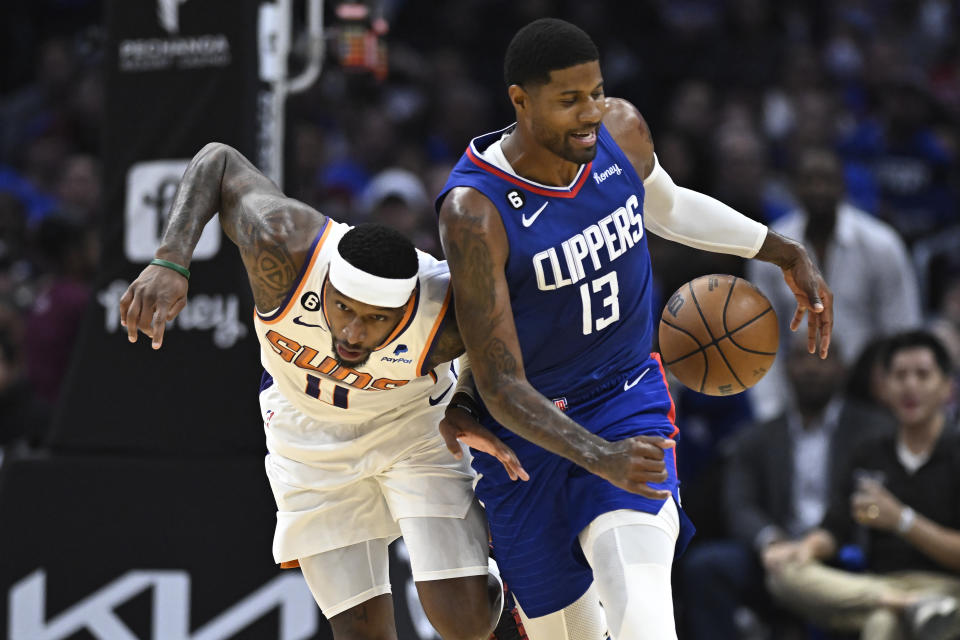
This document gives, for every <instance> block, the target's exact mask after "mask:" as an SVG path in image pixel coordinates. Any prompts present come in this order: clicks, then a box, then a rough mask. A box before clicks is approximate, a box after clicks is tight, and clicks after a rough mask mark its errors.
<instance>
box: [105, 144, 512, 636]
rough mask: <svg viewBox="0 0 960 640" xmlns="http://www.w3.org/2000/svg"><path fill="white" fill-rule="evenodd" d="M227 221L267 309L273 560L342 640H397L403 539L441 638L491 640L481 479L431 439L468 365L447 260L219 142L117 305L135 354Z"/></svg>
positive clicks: (179, 302)
mask: <svg viewBox="0 0 960 640" xmlns="http://www.w3.org/2000/svg"><path fill="white" fill-rule="evenodd" d="M217 212H219V215H220V224H221V226H222V227H223V229H224V231H225V232H226V234H227V235H228V236H229V237H230V239H231V240H233V241H234V243H235V244H236V245H237V247H238V248H239V249H240V253H241V256H242V258H243V262H244V265H245V267H246V270H247V273H248V275H249V278H250V285H251V287H252V288H253V295H254V302H255V304H256V312H255V320H254V324H255V326H256V331H257V337H258V338H259V340H260V344H261V361H262V363H263V367H264V369H265V372H264V377H263V382H262V384H261V393H260V405H261V411H262V414H263V421H264V430H265V432H266V440H267V448H268V451H269V455H268V456H267V457H266V470H267V477H268V478H269V481H270V485H271V488H272V489H273V493H274V497H275V498H276V502H277V527H276V533H275V537H274V544H273V553H274V559H275V560H276V561H277V562H278V563H281V564H282V565H285V566H295V565H297V564H299V566H300V568H301V570H302V572H303V575H304V578H305V579H306V581H307V584H308V585H309V587H310V590H311V592H312V593H313V595H314V597H315V598H316V601H317V603H318V604H319V606H320V608H321V610H322V611H323V613H324V615H325V616H326V617H327V618H328V619H329V620H330V623H331V626H332V628H333V632H334V636H335V638H337V640H346V639H356V638H378V639H379V638H387V639H389V638H396V637H397V636H396V633H397V632H396V629H395V625H394V618H393V605H392V599H391V596H390V582H389V574H388V555H387V545H388V544H389V543H390V542H391V541H392V540H394V539H396V538H397V537H398V536H400V535H403V537H404V540H405V542H406V545H407V548H408V550H409V552H410V563H411V567H412V570H413V577H414V580H415V581H416V584H417V590H418V593H419V596H420V600H421V602H422V604H423V607H424V610H425V611H426V614H427V616H428V618H429V619H430V622H431V623H432V624H433V625H434V627H435V628H436V629H437V631H439V633H440V634H441V636H443V637H444V638H445V639H461V638H462V639H471V640H473V639H482V640H486V639H487V638H489V637H490V633H491V630H492V629H493V628H494V626H495V625H496V623H497V620H498V619H499V618H500V614H501V609H502V604H503V591H502V586H501V584H500V582H499V578H498V577H497V576H496V575H495V571H491V570H490V569H489V568H488V544H487V540H488V538H487V526H486V519H485V517H484V514H483V511H482V509H481V508H480V506H479V503H478V502H477V500H476V498H475V497H474V495H473V490H472V481H473V477H474V476H473V472H472V471H471V469H470V467H469V464H468V462H467V461H466V459H459V460H456V459H453V458H451V456H450V454H449V452H448V450H447V447H446V446H445V444H444V441H443V438H442V437H441V436H440V434H439V432H438V430H437V424H438V423H439V422H440V420H441V418H442V417H443V412H444V409H445V407H446V404H447V402H448V401H449V398H450V396H451V395H452V393H451V387H452V386H453V384H454V381H455V379H456V375H457V374H456V368H455V366H454V364H453V362H452V361H453V360H454V359H455V358H456V357H457V356H459V355H460V354H462V353H463V351H464V348H463V344H462V342H461V341H460V337H459V333H458V331H457V327H456V322H455V321H454V319H453V305H451V304H450V294H451V289H450V287H449V271H448V269H447V268H446V263H444V262H438V261H437V260H435V259H434V258H432V257H430V256H429V255H427V254H424V253H421V252H419V251H417V250H416V249H415V248H414V247H413V245H412V244H411V243H410V242H409V240H407V239H406V238H404V237H403V236H402V235H400V234H398V233H397V232H395V231H392V230H391V229H389V228H387V227H383V226H380V225H361V226H359V227H356V228H352V229H351V228H350V227H349V226H347V225H345V224H341V223H338V222H335V221H333V220H331V219H329V218H327V217H326V216H324V215H322V214H321V213H319V212H318V211H316V210H314V209H312V208H311V207H308V206H307V205H305V204H303V203H301V202H298V201H296V200H293V199H290V198H287V197H285V196H284V195H283V193H281V192H280V190H279V189H278V188H277V187H276V185H274V184H273V183H272V182H271V181H270V180H269V179H268V178H266V177H265V176H263V175H262V174H261V173H260V172H259V171H257V169H256V168H255V167H254V166H253V165H252V164H250V162H249V161H247V159H246V158H244V157H243V156H242V155H240V154H239V153H238V152H237V151H236V150H234V149H232V148H230V147H228V146H226V145H222V144H216V143H214V144H209V145H207V146H206V147H204V149H202V150H201V151H200V152H199V153H198V154H197V155H196V157H194V159H193V160H192V162H191V163H190V165H189V167H188V168H187V170H186V173H185V174H184V177H183V180H182V181H181V183H180V186H179V189H178V191H177V194H176V196H175V199H174V204H173V206H172V209H171V212H170V220H169V223H168V225H167V229H166V230H165V232H164V235H163V239H162V242H161V246H160V248H159V249H158V250H157V253H156V256H157V258H156V259H155V260H154V261H153V262H152V263H151V264H150V265H149V266H147V267H146V268H145V269H144V270H143V272H142V273H141V274H140V276H139V277H138V278H137V280H136V281H134V282H133V283H132V284H131V285H130V287H129V289H128V290H127V292H126V293H125V294H124V296H123V299H122V300H121V304H120V310H121V321H122V322H123V324H124V325H125V326H126V328H127V331H128V337H129V339H130V341H131V342H134V341H136V339H137V331H138V330H140V331H143V332H144V333H146V334H147V335H149V336H151V337H152V339H153V348H154V349H157V348H160V346H161V344H162V341H163V332H164V325H165V323H166V322H168V321H170V320H172V319H173V318H174V317H175V316H176V315H177V314H178V313H179V312H180V310H181V309H183V307H184V305H185V304H186V295H187V282H188V279H189V271H188V270H187V267H188V266H189V264H190V259H191V256H192V254H193V250H194V248H195V247H196V244H197V241H198V240H199V238H200V233H201V231H202V230H203V228H204V226H205V225H206V224H207V223H208V222H209V221H210V219H211V218H212V217H213V216H214V215H215V214H216V213H217ZM494 446H495V447H497V451H496V452H495V453H496V455H497V456H498V457H499V458H501V459H502V460H503V462H504V466H505V467H506V468H507V469H508V471H509V473H510V474H511V476H512V477H515V478H516V477H518V476H520V477H525V472H524V471H523V469H522V467H520V464H519V462H518V461H517V459H516V457H515V456H514V455H513V452H512V451H510V450H509V449H507V448H506V447H505V446H503V445H502V443H500V444H499V445H494ZM500 630H501V627H498V633H500ZM504 637H506V636H504Z"/></svg>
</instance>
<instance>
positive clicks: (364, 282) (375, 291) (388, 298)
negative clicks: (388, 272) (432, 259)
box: [330, 248, 417, 309]
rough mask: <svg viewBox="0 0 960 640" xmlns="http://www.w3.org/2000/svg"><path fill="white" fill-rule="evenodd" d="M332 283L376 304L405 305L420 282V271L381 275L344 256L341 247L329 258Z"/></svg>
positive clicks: (350, 296)
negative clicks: (389, 276) (418, 281)
mask: <svg viewBox="0 0 960 640" xmlns="http://www.w3.org/2000/svg"><path fill="white" fill-rule="evenodd" d="M330 284H332V285H333V286H334V287H336V289H337V291H339V292H340V293H342V294H343V295H345V296H347V297H348V298H353V299H354V300H358V301H359V302H362V303H364V304H371V305H373V306H375V307H387V308H391V309H392V308H396V307H402V306H403V305H405V304H406V303H407V300H409V299H410V294H411V293H413V288H414V287H416V286H417V274H414V275H412V276H410V277H409V278H382V277H380V276H375V275H373V274H370V273H367V272H366V271H363V270H361V269H357V268H356V267H355V266H353V265H352V264H350V263H349V262H347V261H346V260H344V259H343V256H341V255H340V251H339V248H338V250H337V251H335V252H334V253H333V256H332V257H331V258H330Z"/></svg>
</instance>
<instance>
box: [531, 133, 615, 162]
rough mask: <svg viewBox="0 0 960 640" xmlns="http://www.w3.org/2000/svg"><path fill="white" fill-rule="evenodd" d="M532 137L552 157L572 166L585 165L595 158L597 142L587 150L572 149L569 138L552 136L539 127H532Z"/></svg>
mask: <svg viewBox="0 0 960 640" xmlns="http://www.w3.org/2000/svg"><path fill="white" fill-rule="evenodd" d="M599 133H600V129H599V127H598V128H597V142H599V138H600V136H599ZM534 135H535V136H536V139H537V141H539V142H540V144H542V145H543V146H544V147H546V148H547V149H549V150H550V152H551V153H553V154H554V155H557V156H560V157H561V158H563V159H564V160H566V161H567V162H572V163H574V164H587V163H588V162H591V161H592V160H593V159H594V158H596V157H597V142H595V143H594V144H593V146H592V147H591V148H589V149H574V148H573V145H571V144H570V138H569V136H568V135H567V134H565V133H564V134H560V135H554V134H553V133H552V132H548V131H546V130H544V129H542V128H540V127H536V126H535V127H534Z"/></svg>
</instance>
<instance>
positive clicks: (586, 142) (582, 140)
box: [570, 129, 597, 147]
mask: <svg viewBox="0 0 960 640" xmlns="http://www.w3.org/2000/svg"><path fill="white" fill-rule="evenodd" d="M570 137H571V138H573V141H574V143H575V144H578V145H580V146H583V147H592V146H593V145H595V144H596V143H597V130H596V129H590V130H589V131H582V132H579V133H571V134H570Z"/></svg>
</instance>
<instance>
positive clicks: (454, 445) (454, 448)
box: [439, 418, 463, 460]
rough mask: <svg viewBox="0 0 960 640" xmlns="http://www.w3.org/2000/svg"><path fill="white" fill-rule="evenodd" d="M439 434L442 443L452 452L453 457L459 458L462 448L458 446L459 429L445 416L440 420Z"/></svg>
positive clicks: (461, 455)
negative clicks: (441, 437)
mask: <svg viewBox="0 0 960 640" xmlns="http://www.w3.org/2000/svg"><path fill="white" fill-rule="evenodd" d="M439 429H440V435H441V436H443V443H444V444H445V445H447V450H448V451H449V452H450V453H452V454H453V457H454V458H456V459H457V460H459V459H460V458H462V457H463V449H461V448H460V441H459V440H457V436H458V435H460V432H459V430H458V429H457V428H456V427H454V426H453V424H452V423H451V422H450V420H448V419H447V418H444V419H443V420H441V421H440V425H439Z"/></svg>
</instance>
